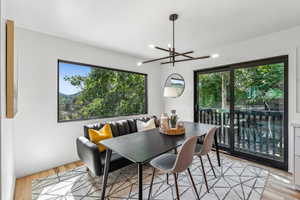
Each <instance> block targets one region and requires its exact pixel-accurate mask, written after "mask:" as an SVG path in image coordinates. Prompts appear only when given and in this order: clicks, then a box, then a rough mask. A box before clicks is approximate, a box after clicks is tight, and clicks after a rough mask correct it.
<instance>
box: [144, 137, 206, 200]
mask: <svg viewBox="0 0 300 200" xmlns="http://www.w3.org/2000/svg"><path fill="white" fill-rule="evenodd" d="M197 140H198V137H197V136H193V137H190V138H188V139H186V140H185V142H184V143H183V145H182V147H181V149H180V151H179V152H178V154H177V155H176V154H171V153H166V154H163V155H161V156H159V157H157V158H154V159H153V160H152V161H151V162H150V165H151V166H152V167H153V173H152V178H151V183H150V189H149V194H148V199H150V197H151V192H152V186H153V180H154V176H155V170H156V169H158V170H160V171H162V172H163V173H166V174H168V173H171V174H173V176H174V181H175V188H176V196H177V200H180V197H179V190H178V173H181V172H183V171H186V170H187V172H188V175H189V177H190V179H191V182H192V185H193V188H194V191H195V193H196V196H197V198H198V199H200V198H199V194H198V192H197V189H196V186H195V182H194V179H193V177H192V174H191V171H190V169H189V166H190V165H191V164H192V162H193V156H194V153H195V148H196V143H197Z"/></svg>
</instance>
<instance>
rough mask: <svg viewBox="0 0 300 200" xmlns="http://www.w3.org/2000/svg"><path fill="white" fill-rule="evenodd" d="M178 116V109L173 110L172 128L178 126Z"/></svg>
mask: <svg viewBox="0 0 300 200" xmlns="http://www.w3.org/2000/svg"><path fill="white" fill-rule="evenodd" d="M177 120H178V116H177V114H176V110H171V117H170V125H171V128H176V124H177Z"/></svg>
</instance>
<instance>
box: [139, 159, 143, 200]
mask: <svg viewBox="0 0 300 200" xmlns="http://www.w3.org/2000/svg"><path fill="white" fill-rule="evenodd" d="M138 184H139V200H142V199H143V164H142V163H138Z"/></svg>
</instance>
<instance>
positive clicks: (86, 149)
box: [76, 116, 159, 176]
mask: <svg viewBox="0 0 300 200" xmlns="http://www.w3.org/2000/svg"><path fill="white" fill-rule="evenodd" d="M151 118H154V119H155V122H156V123H155V124H156V126H157V127H158V126H159V124H158V121H157V120H156V117H155V116H150V117H143V118H136V119H127V120H119V121H111V122H105V123H96V124H88V125H85V126H84V128H83V131H84V132H83V133H84V134H83V135H84V136H80V137H78V138H77V140H76V146H77V154H78V156H79V158H80V160H81V161H82V162H84V163H85V165H86V166H87V167H88V168H89V170H90V171H91V172H93V173H94V174H95V175H97V176H100V175H102V174H103V169H104V165H105V157H106V151H103V152H100V151H99V149H98V147H97V145H96V144H94V143H92V142H91V141H90V138H89V134H88V132H89V129H95V130H100V129H101V128H102V127H103V126H104V125H105V124H106V123H109V124H110V127H111V130H112V134H113V137H120V136H122V135H127V134H132V133H136V132H137V125H136V120H141V121H148V120H150V119H151ZM129 164H131V161H129V160H128V159H126V158H124V157H122V156H121V155H119V154H117V153H114V152H113V153H112V157H111V161H110V169H109V171H114V170H117V169H120V168H122V167H125V166H127V165H129Z"/></svg>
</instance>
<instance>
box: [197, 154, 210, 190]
mask: <svg viewBox="0 0 300 200" xmlns="http://www.w3.org/2000/svg"><path fill="white" fill-rule="evenodd" d="M199 158H200V162H201V167H202V172H203V176H204V181H205V185H206V189H207V192H208V193H209V189H208V184H207V179H206V174H205V169H204V165H203V161H202V158H201V156H199Z"/></svg>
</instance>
